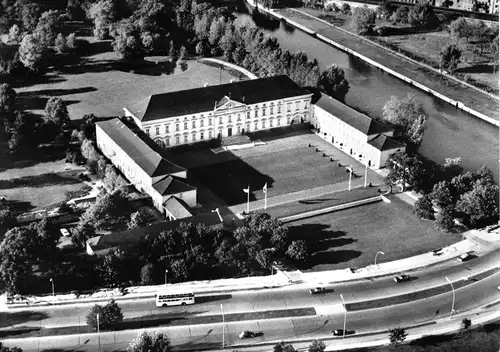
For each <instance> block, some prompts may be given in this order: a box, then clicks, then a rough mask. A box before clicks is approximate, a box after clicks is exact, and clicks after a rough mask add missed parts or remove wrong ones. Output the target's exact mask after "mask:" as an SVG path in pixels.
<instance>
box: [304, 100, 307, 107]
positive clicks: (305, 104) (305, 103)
mask: <svg viewBox="0 0 500 352" xmlns="http://www.w3.org/2000/svg"><path fill="white" fill-rule="evenodd" d="M304 109H307V101H305V102H304Z"/></svg>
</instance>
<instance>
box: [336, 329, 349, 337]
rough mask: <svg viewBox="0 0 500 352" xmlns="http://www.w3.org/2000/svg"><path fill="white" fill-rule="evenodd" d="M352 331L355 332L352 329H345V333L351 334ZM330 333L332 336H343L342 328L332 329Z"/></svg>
mask: <svg viewBox="0 0 500 352" xmlns="http://www.w3.org/2000/svg"><path fill="white" fill-rule="evenodd" d="M354 333H355V331H354V330H350V331H348V330H346V331H345V335H352V334H354ZM332 335H333V336H344V329H336V330H333V331H332Z"/></svg>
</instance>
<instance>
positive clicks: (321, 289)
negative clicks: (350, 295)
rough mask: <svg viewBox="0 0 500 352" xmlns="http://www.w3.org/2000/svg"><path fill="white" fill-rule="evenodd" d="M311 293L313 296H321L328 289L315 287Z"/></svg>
mask: <svg viewBox="0 0 500 352" xmlns="http://www.w3.org/2000/svg"><path fill="white" fill-rule="evenodd" d="M309 293H310V294H311V295H318V294H321V293H326V288H324V287H315V288H311V289H310V290H309Z"/></svg>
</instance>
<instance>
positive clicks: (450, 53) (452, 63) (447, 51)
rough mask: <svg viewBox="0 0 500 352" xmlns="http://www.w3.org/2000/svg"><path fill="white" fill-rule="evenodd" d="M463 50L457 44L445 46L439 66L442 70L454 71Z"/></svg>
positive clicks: (440, 56)
mask: <svg viewBox="0 0 500 352" xmlns="http://www.w3.org/2000/svg"><path fill="white" fill-rule="evenodd" d="M461 56H462V51H461V50H460V49H459V48H458V47H457V46H456V45H455V44H448V45H447V46H445V47H444V48H443V49H442V50H441V53H440V55H439V66H440V67H441V69H442V70H447V71H449V72H453V71H455V70H456V69H457V66H458V64H459V63H460V57H461Z"/></svg>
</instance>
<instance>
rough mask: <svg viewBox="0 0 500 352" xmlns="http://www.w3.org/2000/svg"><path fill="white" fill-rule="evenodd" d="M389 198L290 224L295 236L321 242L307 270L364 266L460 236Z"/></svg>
mask: <svg viewBox="0 0 500 352" xmlns="http://www.w3.org/2000/svg"><path fill="white" fill-rule="evenodd" d="M390 199H391V203H384V202H378V203H373V204H368V205H364V206H361V207H357V208H351V209H347V210H342V211H338V212H335V213H331V214H325V215H321V216H317V217H313V218H309V219H304V220H299V221H294V222H290V223H288V224H287V225H288V226H289V227H290V231H291V233H292V235H293V236H295V237H297V238H308V239H312V240H313V241H317V244H318V248H320V250H318V251H317V252H316V253H314V254H313V256H312V258H311V262H310V266H309V267H308V269H309V270H312V271H322V270H335V269H344V268H356V267H363V266H367V265H369V264H372V263H373V260H374V258H375V254H376V253H377V252H378V251H383V252H384V253H385V255H380V256H379V258H378V259H379V260H378V261H379V262H387V261H393V260H397V259H402V258H406V257H411V256H414V255H418V254H422V253H425V252H428V251H430V250H433V249H436V248H439V247H442V246H446V245H449V244H452V243H454V242H456V241H457V240H458V239H459V235H457V234H448V233H445V232H441V231H439V230H438V229H436V227H435V224H434V222H432V221H425V220H420V219H418V218H417V217H416V216H415V215H414V214H412V212H411V207H410V206H409V205H408V204H406V203H404V202H403V201H402V200H400V199H398V198H397V197H395V196H390Z"/></svg>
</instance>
